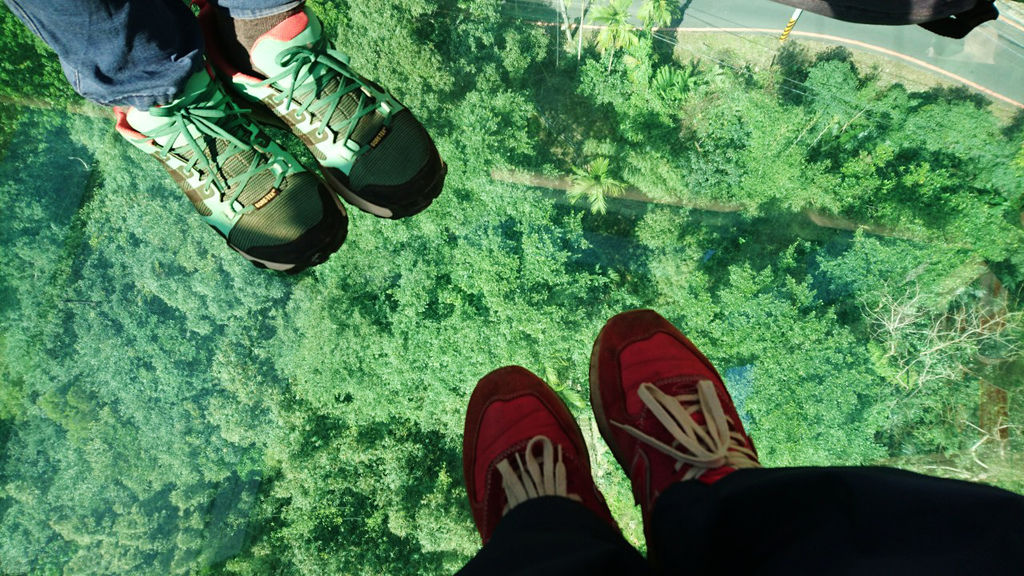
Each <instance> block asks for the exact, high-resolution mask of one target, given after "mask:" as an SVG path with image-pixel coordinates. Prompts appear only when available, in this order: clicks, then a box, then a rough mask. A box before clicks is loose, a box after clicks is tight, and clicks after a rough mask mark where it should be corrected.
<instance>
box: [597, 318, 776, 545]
mask: <svg viewBox="0 0 1024 576" xmlns="http://www.w3.org/2000/svg"><path fill="white" fill-rule="evenodd" d="M590 404H591V406H593V408H594V415H595V416H596V417H597V425H598V428H599V429H600V430H601V435H602V436H603V437H604V440H605V442H607V443H608V446H609V447H610V448H611V450H612V454H614V455H615V458H616V460H618V461H619V464H620V465H622V468H623V469H624V470H625V471H626V474H627V475H629V478H630V480H631V481H632V483H633V496H634V498H635V499H636V502H637V504H639V505H640V509H641V510H642V511H643V516H644V526H645V527H646V526H647V525H648V519H649V515H650V511H651V507H652V505H653V504H654V501H655V500H656V499H657V498H658V496H659V495H660V494H661V493H662V492H664V491H665V490H666V489H667V488H668V487H669V486H670V485H672V484H673V483H675V482H678V481H681V480H691V479H697V480H699V481H701V482H705V483H708V484H710V483H712V482H714V481H716V480H719V479H721V478H722V477H723V476H725V475H727V474H729V473H730V472H733V471H734V470H736V469H737V468H755V467H760V464H759V463H758V460H757V452H756V451H755V450H754V443H753V442H752V441H751V440H750V437H748V436H747V435H746V433H745V432H744V431H743V424H742V423H741V422H740V417H739V415H738V414H737V413H736V408H735V407H734V406H733V403H732V398H730V397H729V392H728V391H726V389H725V386H724V385H723V384H722V378H721V377H720V376H719V375H718V372H716V371H715V368H714V366H712V365H711V362H709V361H708V359H707V358H705V357H704V355H703V354H701V353H700V351H698V350H697V347H696V346H694V345H693V343H691V342H690V341H689V340H687V338H686V337H685V336H683V334H682V333H681V332H679V330H677V329H676V328H675V327H674V326H672V324H670V323H669V322H668V321H667V320H665V319H664V318H662V317H661V316H660V315H658V313H657V312H654V311H652V310H634V311H632V312H625V313H623V314H619V315H618V316H615V317H614V318H612V319H611V320H609V321H608V323H607V324H605V326H604V328H602V329H601V333H600V334H599V335H598V337H597V341H596V342H595V343H594V352H593V354H592V355H591V357H590Z"/></svg>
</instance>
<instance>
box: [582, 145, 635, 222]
mask: <svg viewBox="0 0 1024 576" xmlns="http://www.w3.org/2000/svg"><path fill="white" fill-rule="evenodd" d="M608 168H609V162H608V159H607V158H605V157H603V156H602V157H600V158H594V159H593V160H592V161H591V162H590V163H589V164H587V167H586V169H583V170H581V169H579V168H576V169H574V170H573V172H574V174H573V175H572V177H571V180H572V185H571V186H569V191H568V196H569V200H570V201H572V202H576V201H577V200H579V199H580V198H582V197H584V196H586V197H587V199H588V200H590V210H591V211H592V212H595V213H597V214H604V213H605V211H606V210H607V208H608V204H607V201H606V199H607V198H608V197H609V196H618V195H620V194H622V192H623V191H624V190H625V189H626V185H625V184H623V183H622V182H619V181H618V180H616V179H614V178H612V176H611V174H609V171H608Z"/></svg>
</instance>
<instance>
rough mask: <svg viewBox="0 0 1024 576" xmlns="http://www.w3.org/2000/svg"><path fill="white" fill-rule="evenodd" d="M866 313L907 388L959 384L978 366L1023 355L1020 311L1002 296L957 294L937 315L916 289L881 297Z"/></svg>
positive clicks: (1023, 317) (1023, 322)
mask: <svg viewBox="0 0 1024 576" xmlns="http://www.w3.org/2000/svg"><path fill="white" fill-rule="evenodd" d="M864 313H865V316H866V317H867V318H868V320H869V321H870V323H871V325H872V326H873V328H874V331H875V335H876V337H878V338H879V339H880V340H882V341H883V342H884V343H885V347H886V353H885V357H886V358H888V359H890V360H891V361H893V363H894V364H895V365H896V367H897V369H898V373H897V380H898V381H899V382H900V384H901V386H903V387H904V388H906V389H915V388H918V387H920V386H922V385H924V384H927V383H929V382H933V381H936V380H956V379H961V378H963V376H964V374H966V373H969V372H970V371H971V370H972V367H973V366H974V365H976V364H977V363H982V364H986V365H991V364H993V363H998V362H1004V361H1008V360H1011V359H1013V358H1015V357H1017V356H1019V355H1020V354H1021V353H1024V344H1022V342H1021V336H1022V334H1024V312H1020V311H1014V310H1012V309H1011V307H1010V304H1009V302H1008V301H1007V298H1006V297H1005V295H1004V296H1002V297H986V298H981V297H978V296H974V295H970V294H966V293H965V294H961V295H958V296H957V297H956V298H955V300H954V301H953V303H951V304H950V306H949V307H948V309H947V310H946V311H945V312H941V313H935V312H931V311H929V310H928V309H927V308H925V306H924V304H923V298H922V295H921V293H920V290H919V289H918V288H917V287H914V288H912V289H908V290H907V291H906V292H904V293H903V294H900V295H897V296H893V295H891V294H886V295H884V296H882V297H881V299H880V300H879V301H878V303H877V304H875V305H873V306H870V307H869V306H865V307H864Z"/></svg>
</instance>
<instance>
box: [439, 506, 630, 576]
mask: <svg viewBox="0 0 1024 576" xmlns="http://www.w3.org/2000/svg"><path fill="white" fill-rule="evenodd" d="M648 573H649V570H648V567H647V563H646V561H645V560H644V558H643V556H641V555H640V553H638V552H637V551H636V550H635V549H634V548H633V547H632V546H630V545H629V543H628V542H626V541H625V539H623V538H622V535H621V534H620V533H619V532H618V531H616V530H614V529H613V528H612V527H611V526H609V525H608V524H606V523H605V522H604V521H602V520H601V519H600V518H598V517H597V516H596V515H595V514H594V513H593V512H591V511H590V510H588V509H587V508H586V507H584V506H583V505H582V504H579V503H577V502H574V501H572V500H568V499H566V498H559V497H554V496H551V497H545V498H537V499H535V500H530V501H529V502H525V503H523V504H520V505H519V506H517V507H516V508H514V509H513V510H512V511H510V512H509V513H508V514H507V515H506V516H505V517H504V518H502V519H501V522H500V523H499V524H498V527H497V529H495V531H494V535H493V536H492V537H491V540H490V542H488V543H487V545H486V546H484V547H483V548H482V549H481V550H480V552H479V553H478V554H477V555H476V557H475V558H473V559H472V560H471V561H470V562H469V563H468V564H466V566H465V567H464V568H463V569H462V570H461V571H459V575H460V576H477V575H479V576H496V575H499V574H500V575H502V576H506V575H508V576H512V575H522V576H527V575H529V576H604V575H607V576H613V575H614V576H622V575H632V574H637V575H645V574H648Z"/></svg>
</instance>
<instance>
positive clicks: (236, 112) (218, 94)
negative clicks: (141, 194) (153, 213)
mask: <svg viewBox="0 0 1024 576" xmlns="http://www.w3.org/2000/svg"><path fill="white" fill-rule="evenodd" d="M248 112H249V111H248V110H243V109H240V108H238V107H237V106H236V105H235V104H234V103H233V102H232V101H231V99H230V98H229V97H228V96H227V94H225V93H224V92H223V91H222V90H220V89H219V87H218V86H217V85H216V84H215V83H212V82H211V83H210V85H209V86H208V87H207V88H206V89H204V90H202V91H199V92H196V93H195V94H191V95H188V96H185V97H183V98H182V99H180V100H179V101H177V102H175V103H174V104H172V105H168V106H163V107H158V108H152V109H150V111H149V113H150V114H152V115H153V116H157V117H163V118H167V119H168V120H169V121H168V122H167V124H165V125H163V126H161V127H160V128H157V129H155V130H153V131H152V132H151V133H150V134H149V136H151V137H153V138H154V139H155V138H161V137H165V136H166V137H167V142H166V144H164V145H163V148H162V149H161V150H160V152H159V154H160V156H161V157H163V158H166V157H167V156H168V155H171V154H175V155H177V156H178V157H179V158H180V159H182V160H184V161H186V165H185V168H184V172H185V175H186V176H189V175H191V174H192V172H193V171H194V170H196V168H197V167H198V170H199V171H200V173H201V174H202V173H205V174H208V175H209V179H208V180H206V182H204V185H203V186H202V188H201V190H200V192H201V193H202V194H203V195H204V196H205V197H207V198H210V197H212V196H213V195H212V194H209V190H210V188H211V187H213V188H214V189H215V190H216V191H217V193H218V194H219V198H220V200H221V202H223V203H225V204H227V205H228V206H233V205H234V204H235V202H236V201H237V200H238V197H239V196H240V195H241V194H242V191H243V190H244V189H245V187H246V185H247V184H248V183H249V181H250V180H251V179H252V178H253V177H254V176H256V175H257V174H259V173H260V172H262V171H264V170H271V171H272V172H273V173H274V174H275V178H276V180H275V183H274V186H275V187H280V185H281V182H282V181H283V180H284V175H285V173H286V172H287V169H286V167H284V166H282V167H280V168H281V169H278V170H272V166H273V165H275V164H279V163H280V162H282V159H280V158H278V159H274V160H270V161H268V155H267V154H266V153H265V152H264V150H263V149H264V148H265V147H266V146H267V145H268V144H269V141H268V140H266V137H265V136H262V135H261V134H259V132H258V131H257V129H256V128H255V127H254V126H252V125H251V123H250V122H249V121H247V120H246V118H245V114H247V113H248ZM191 128H195V129H196V131H197V132H198V137H197V136H195V135H193V131H192V130H191ZM240 136H242V137H240ZM179 137H182V138H184V140H185V143H184V144H183V145H181V146H178V147H175V146H174V144H175V142H177V141H178V138H179ZM204 137H208V138H211V139H213V140H214V141H218V140H219V141H224V142H226V143H227V148H226V149H224V150H223V151H222V152H218V148H220V147H219V146H217V145H216V143H215V142H205V140H206V138H204ZM243 138H244V139H243ZM261 138H262V141H261ZM254 149H255V150H254ZM207 151H209V154H208V153H207ZM250 151H252V152H253V154H252V159H251V160H250V161H249V166H248V169H246V170H243V171H242V172H241V173H239V174H235V175H230V174H227V173H225V171H224V165H225V164H226V163H227V161H228V160H230V159H231V158H232V157H234V156H235V155H237V154H245V153H247V152H250ZM229 191H231V193H230V194H228V192H229ZM251 208H252V207H246V208H245V209H244V210H243V211H248V210H250V209H251Z"/></svg>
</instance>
